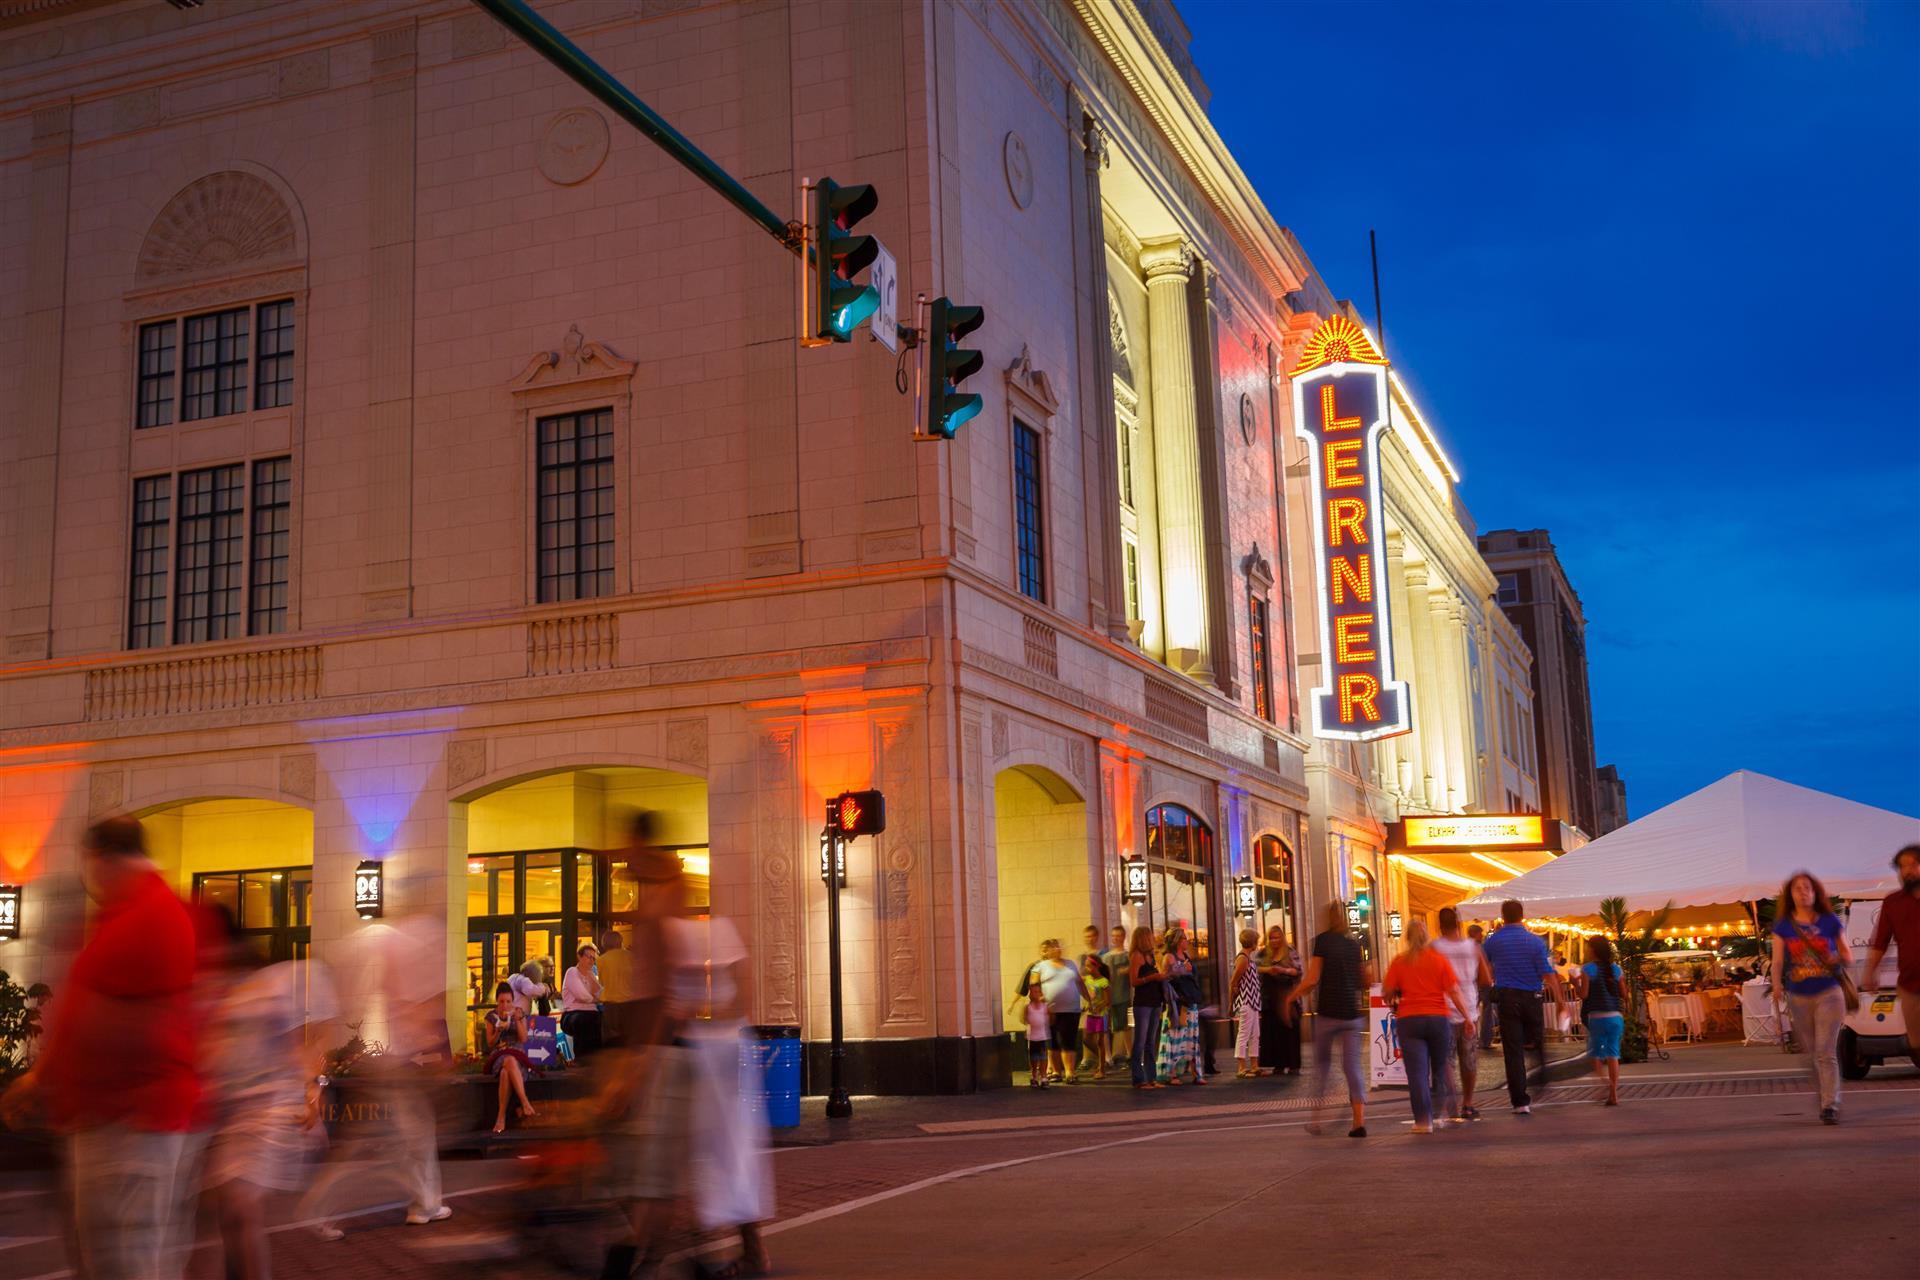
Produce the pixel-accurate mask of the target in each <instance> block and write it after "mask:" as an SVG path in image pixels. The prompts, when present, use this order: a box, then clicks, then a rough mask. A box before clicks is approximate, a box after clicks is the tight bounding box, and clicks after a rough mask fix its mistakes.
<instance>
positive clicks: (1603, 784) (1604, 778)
mask: <svg viewBox="0 0 1920 1280" xmlns="http://www.w3.org/2000/svg"><path fill="white" fill-rule="evenodd" d="M1595 787H1596V794H1595V803H1596V808H1595V810H1594V821H1595V823H1597V824H1598V826H1599V828H1600V829H1599V830H1598V831H1596V832H1594V839H1596V840H1597V839H1599V838H1600V837H1601V836H1603V835H1605V834H1607V832H1609V831H1618V830H1619V829H1620V828H1621V827H1624V826H1626V825H1627V824H1628V823H1629V822H1631V821H1633V819H1632V818H1630V817H1628V816H1627V783H1626V779H1624V778H1622V777H1621V776H1620V766H1618V765H1612V764H1603V765H1601V766H1600V772H1599V774H1598V775H1597V778H1596V781H1595Z"/></svg>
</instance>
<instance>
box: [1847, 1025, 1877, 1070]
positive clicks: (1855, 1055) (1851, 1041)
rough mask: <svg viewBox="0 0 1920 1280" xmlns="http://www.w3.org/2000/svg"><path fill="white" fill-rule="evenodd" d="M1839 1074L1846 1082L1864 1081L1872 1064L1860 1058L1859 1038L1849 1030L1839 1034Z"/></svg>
mask: <svg viewBox="0 0 1920 1280" xmlns="http://www.w3.org/2000/svg"><path fill="white" fill-rule="evenodd" d="M1839 1057H1840V1074H1841V1076H1843V1077H1844V1078H1846V1079H1848V1080H1865V1079H1866V1078H1867V1072H1869V1071H1871V1070H1872V1069H1873V1064H1872V1063H1870V1062H1868V1061H1867V1060H1866V1059H1864V1058H1862V1057H1861V1056H1860V1037H1859V1036H1857V1035H1855V1034H1854V1033H1853V1031H1852V1030H1851V1029H1850V1028H1849V1029H1845V1030H1842V1031H1841V1032H1840V1048H1839Z"/></svg>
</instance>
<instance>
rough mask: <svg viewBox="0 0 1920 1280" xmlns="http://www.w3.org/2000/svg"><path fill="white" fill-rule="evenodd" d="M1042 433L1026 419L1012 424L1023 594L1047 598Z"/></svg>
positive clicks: (1017, 530) (1017, 526)
mask: <svg viewBox="0 0 1920 1280" xmlns="http://www.w3.org/2000/svg"><path fill="white" fill-rule="evenodd" d="M1041 479H1042V477H1041V472H1040V433H1039V432H1038V431H1035V430H1034V429H1033V428H1032V427H1030V426H1028V425H1027V424H1026V423H1024V422H1018V421H1016V422H1015V423H1014V424H1013V516H1014V531H1015V534H1016V536H1017V538H1018V544H1019V545H1018V550H1019V558H1020V566H1019V567H1020V594H1021V595H1023V596H1026V597H1027V598H1029V599H1031V600H1045V599H1046V598H1047V559H1046V537H1045V529H1044V527H1043V526H1042V524H1041V519H1042V516H1041V509H1040V484H1041Z"/></svg>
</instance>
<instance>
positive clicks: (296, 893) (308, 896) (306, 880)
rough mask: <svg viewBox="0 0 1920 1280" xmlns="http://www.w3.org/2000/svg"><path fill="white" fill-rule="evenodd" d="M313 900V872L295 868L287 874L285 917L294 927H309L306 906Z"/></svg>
mask: <svg viewBox="0 0 1920 1280" xmlns="http://www.w3.org/2000/svg"><path fill="white" fill-rule="evenodd" d="M312 898H313V871H312V870H311V869H310V868H305V867H301V868H296V869H295V870H293V871H290V872H288V873H287V916H288V919H289V921H290V923H292V924H293V925H294V926H295V927H300V926H304V925H310V924H312V923H313V921H312V920H311V919H310V918H309V910H308V904H309V902H310V901H311V900H312Z"/></svg>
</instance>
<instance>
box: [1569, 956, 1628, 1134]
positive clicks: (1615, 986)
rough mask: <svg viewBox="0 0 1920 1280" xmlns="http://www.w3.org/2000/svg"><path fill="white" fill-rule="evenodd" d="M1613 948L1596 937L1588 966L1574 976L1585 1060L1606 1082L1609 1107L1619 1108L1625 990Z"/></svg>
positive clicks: (1574, 989) (1624, 1021) (1588, 958)
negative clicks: (1584, 1026)
mask: <svg viewBox="0 0 1920 1280" xmlns="http://www.w3.org/2000/svg"><path fill="white" fill-rule="evenodd" d="M1622 976H1623V975H1622V974H1621V972H1620V966H1619V965H1617V964H1615V963H1614V962H1613V944H1612V943H1611V942H1608V941H1607V940H1606V938H1604V937H1602V936H1601V935H1599V934H1595V935H1594V936H1593V937H1591V938H1588V939H1587V962H1586V963H1585V964H1583V965H1581V966H1580V968H1579V969H1578V970H1577V971H1576V972H1575V973H1574V975H1573V994H1574V995H1575V997H1577V998H1578V999H1579V1001H1580V1020H1581V1021H1582V1022H1584V1023H1586V1024H1587V1056H1588V1057H1590V1058H1592V1059H1593V1073H1594V1074H1595V1075H1597V1076H1599V1077H1600V1078H1601V1079H1602V1080H1605V1081H1606V1082H1607V1101H1606V1105H1607V1106H1609V1107H1617V1106H1619V1105H1620V1034H1621V1032H1622V1031H1624V1030H1625V1029H1626V1025H1627V1020H1626V1015H1625V1014H1624V1012H1623V1010H1624V1009H1625V1008H1626V988H1625V987H1624V986H1622V985H1621V982H1620V979H1621V978H1622Z"/></svg>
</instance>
